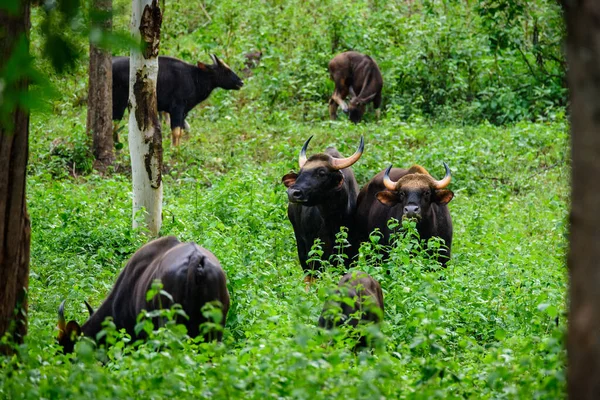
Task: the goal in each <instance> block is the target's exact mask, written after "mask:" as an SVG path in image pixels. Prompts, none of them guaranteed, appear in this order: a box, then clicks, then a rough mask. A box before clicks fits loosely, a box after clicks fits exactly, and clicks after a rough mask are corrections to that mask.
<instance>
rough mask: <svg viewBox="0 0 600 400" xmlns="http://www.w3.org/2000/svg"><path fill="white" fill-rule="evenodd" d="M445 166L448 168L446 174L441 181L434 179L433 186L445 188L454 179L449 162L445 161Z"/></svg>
mask: <svg viewBox="0 0 600 400" xmlns="http://www.w3.org/2000/svg"><path fill="white" fill-rule="evenodd" d="M444 168H446V175H445V176H444V177H443V178H442V180H441V181H436V180H434V181H433V187H434V188H436V189H443V188H445V187H446V186H448V185H449V184H450V181H451V180H452V174H451V172H450V167H449V166H448V164H446V163H444Z"/></svg>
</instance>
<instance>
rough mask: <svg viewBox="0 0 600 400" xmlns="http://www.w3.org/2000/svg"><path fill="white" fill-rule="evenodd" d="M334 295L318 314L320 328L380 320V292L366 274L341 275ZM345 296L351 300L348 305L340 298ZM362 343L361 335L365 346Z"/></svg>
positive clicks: (381, 302) (381, 310)
mask: <svg viewBox="0 0 600 400" xmlns="http://www.w3.org/2000/svg"><path fill="white" fill-rule="evenodd" d="M335 297H337V298H336V299H333V300H328V301H327V302H326V303H325V306H324V307H323V312H322V313H321V316H320V317H319V326H320V327H321V328H326V329H332V328H334V327H336V326H340V325H343V324H347V325H349V326H351V327H353V328H356V327H357V326H358V324H359V323H369V322H374V323H379V322H381V320H382V317H383V310H384V308H383V292H382V290H381V285H379V282H377V281H376V280H375V279H373V278H372V277H371V276H370V275H369V274H367V273H365V272H349V273H347V274H345V275H344V276H343V277H342V279H341V280H340V283H339V284H338V288H337V290H336V293H335ZM345 298H350V299H351V302H350V304H349V303H348V301H344V299H345ZM340 310H341V313H340V312H339V311H340ZM357 313H359V314H357ZM358 315H360V316H359V318H357V316H358ZM366 344H367V343H366V338H364V337H361V339H360V345H361V346H366Z"/></svg>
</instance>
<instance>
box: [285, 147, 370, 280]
mask: <svg viewBox="0 0 600 400" xmlns="http://www.w3.org/2000/svg"><path fill="white" fill-rule="evenodd" d="M311 139H312V136H311V137H310V138H308V140H307V141H306V142H305V143H304V146H302V150H301V151H300V157H299V159H298V162H299V166H300V171H299V172H298V173H297V174H296V173H294V172H291V173H289V174H287V175H284V176H283V178H282V179H281V181H282V182H283V184H284V185H285V186H286V187H287V188H288V189H287V194H288V200H289V204H288V217H289V219H290V222H291V223H292V226H293V227H294V234H295V235H296V245H297V247H298V258H299V259H300V265H301V266H302V269H303V270H304V271H307V270H314V269H317V266H316V265H314V264H315V263H310V265H309V264H308V261H307V260H308V258H309V257H308V252H309V251H310V249H311V247H312V245H313V243H314V241H315V239H317V238H319V239H320V240H321V241H322V242H323V244H322V249H323V256H322V258H323V259H324V260H328V259H329V257H330V256H331V255H332V254H333V253H334V251H335V249H334V246H335V235H336V234H337V233H338V232H339V231H340V228H341V227H342V226H345V227H347V228H348V229H349V235H352V231H353V226H352V222H353V218H354V212H355V210H356V197H357V195H358V184H357V183H356V179H355V178H354V173H353V172H352V169H351V168H350V166H351V165H352V164H354V163H355V162H356V161H358V159H359V158H360V156H361V155H362V153H363V150H364V139H363V138H362V137H361V138H360V144H359V146H358V150H356V152H355V153H354V154H353V155H352V156H350V157H347V158H342V155H341V154H340V153H339V152H338V151H337V150H336V149H334V148H332V147H329V148H327V150H325V153H319V154H315V155H313V156H311V157H310V158H308V159H307V158H306V149H307V147H308V143H309V142H310V140H311ZM353 252H354V253H355V249H352V248H351V249H347V248H346V249H345V254H346V255H348V258H347V259H346V261H347V263H349V261H350V258H351V256H352V255H353ZM307 281H310V278H309V277H308V276H307Z"/></svg>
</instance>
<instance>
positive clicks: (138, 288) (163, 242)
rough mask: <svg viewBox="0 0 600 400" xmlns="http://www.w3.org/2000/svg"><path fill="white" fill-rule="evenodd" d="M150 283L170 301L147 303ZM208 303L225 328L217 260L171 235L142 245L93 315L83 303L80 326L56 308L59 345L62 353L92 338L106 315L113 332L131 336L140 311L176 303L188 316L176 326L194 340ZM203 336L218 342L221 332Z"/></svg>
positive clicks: (223, 290) (224, 288)
mask: <svg viewBox="0 0 600 400" xmlns="http://www.w3.org/2000/svg"><path fill="white" fill-rule="evenodd" d="M155 279H160V281H161V282H162V285H163V290H165V291H166V292H167V293H169V294H170V295H171V296H172V298H173V300H172V301H171V300H170V299H169V298H167V297H166V296H163V295H157V296H155V297H154V298H153V299H151V300H150V301H147V300H146V292H147V291H148V290H149V289H150V288H151V286H152V283H153V281H154V280H155ZM209 302H216V304H218V306H219V307H221V310H222V313H223V319H222V320H221V325H222V326H225V320H226V318H227V311H228V310H229V292H228V291H227V285H226V277H225V272H224V271H223V269H222V268H221V265H220V263H219V260H217V258H216V257H215V256H214V255H213V254H212V253H211V252H210V251H208V250H206V249H204V248H202V247H200V246H198V245H197V244H195V243H182V242H180V241H179V240H178V239H177V238H175V237H174V236H168V237H163V238H160V239H156V240H153V241H152V242H150V243H148V244H146V245H145V246H143V247H142V248H140V249H139V250H138V251H137V252H136V253H135V254H134V255H133V256H132V257H131V259H130V260H129V261H128V262H127V265H126V266H125V268H124V269H123V271H122V272H121V274H120V275H119V277H118V278H117V282H116V283H115V286H114V287H113V289H112V290H111V292H110V294H109V295H108V297H107V298H106V300H104V302H103V303H102V305H101V306H100V308H98V310H97V311H96V312H94V311H93V310H92V308H91V307H89V305H87V306H88V311H89V312H90V318H89V319H88V320H87V321H86V322H85V323H84V324H83V325H81V326H79V324H78V323H77V322H75V321H69V323H66V321H65V317H64V304H65V302H64V301H63V302H62V303H61V305H60V307H59V309H58V330H59V333H58V343H59V344H60V345H61V346H62V347H63V349H64V351H65V353H68V352H71V351H73V346H74V345H75V339H76V337H77V336H79V335H80V334H81V333H83V335H85V336H87V337H90V338H92V339H95V338H96V334H97V333H98V332H100V330H101V329H102V322H103V321H104V319H105V318H106V317H112V319H113V322H114V324H115V325H116V327H117V329H121V328H125V330H126V331H127V333H128V334H129V335H131V336H132V337H133V338H136V337H138V335H136V334H135V330H134V328H135V325H136V318H137V316H138V314H139V313H140V312H141V311H142V310H148V311H151V310H156V309H159V308H161V307H162V308H167V309H168V308H170V307H171V305H172V304H173V303H178V304H180V305H181V306H182V308H183V310H184V311H185V313H186V314H187V316H188V317H189V318H188V319H184V318H182V317H181V319H178V321H177V322H178V323H182V324H184V325H185V326H186V327H187V330H188V335H189V336H191V337H196V336H198V335H199V334H200V328H199V325H200V324H202V323H204V322H206V321H207V319H206V318H205V317H204V316H203V315H202V312H201V309H202V307H203V306H204V305H205V304H207V303H209ZM154 322H155V324H156V325H158V324H159V323H160V321H158V320H157V321H154ZM204 337H205V339H206V340H212V339H217V340H221V337H222V331H221V330H218V329H217V330H215V331H211V332H208V333H206V334H205V336H204Z"/></svg>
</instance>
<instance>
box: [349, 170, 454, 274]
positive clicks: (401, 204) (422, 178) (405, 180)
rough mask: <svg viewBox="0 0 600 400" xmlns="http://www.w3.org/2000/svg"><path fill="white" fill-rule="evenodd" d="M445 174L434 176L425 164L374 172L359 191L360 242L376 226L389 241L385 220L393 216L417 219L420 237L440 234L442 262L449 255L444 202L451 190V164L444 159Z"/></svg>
mask: <svg viewBox="0 0 600 400" xmlns="http://www.w3.org/2000/svg"><path fill="white" fill-rule="evenodd" d="M444 167H445V169H446V175H445V176H444V178H443V179H442V180H439V181H438V180H435V179H434V178H432V177H431V175H429V173H428V172H427V170H425V168H423V167H421V166H419V165H414V166H412V167H411V168H410V169H408V170H406V169H401V168H393V169H392V166H391V165H390V166H389V167H388V168H387V169H386V170H385V171H382V172H380V173H378V174H377V175H375V177H374V178H373V179H371V180H370V181H369V183H367V184H366V185H365V186H364V187H363V188H362V189H361V191H360V193H359V195H358V200H357V201H358V205H357V208H356V224H357V230H358V237H359V242H364V241H368V238H369V235H370V234H371V232H373V230H374V229H375V228H379V230H380V231H381V232H382V234H383V244H384V245H388V244H389V238H390V233H391V232H390V229H389V228H388V221H389V220H390V218H392V217H393V218H396V219H397V220H399V221H401V220H402V219H403V218H415V219H417V231H418V232H419V236H420V237H421V239H423V240H428V239H429V238H431V237H434V236H436V237H440V238H442V239H443V240H444V242H445V244H446V247H447V248H443V249H441V250H440V260H439V261H440V262H441V263H442V265H443V266H446V263H447V262H448V260H449V259H450V250H451V247H452V219H451V218H450V211H449V210H448V206H447V204H448V203H449V202H450V200H452V198H453V197H454V193H452V192H451V191H450V190H446V189H445V188H446V187H447V186H448V185H449V184H450V180H451V173H450V168H449V167H448V165H447V164H446V163H444Z"/></svg>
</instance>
